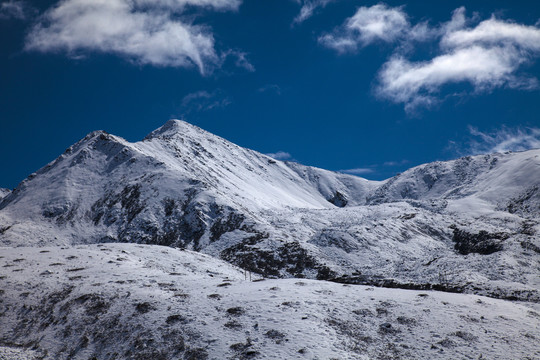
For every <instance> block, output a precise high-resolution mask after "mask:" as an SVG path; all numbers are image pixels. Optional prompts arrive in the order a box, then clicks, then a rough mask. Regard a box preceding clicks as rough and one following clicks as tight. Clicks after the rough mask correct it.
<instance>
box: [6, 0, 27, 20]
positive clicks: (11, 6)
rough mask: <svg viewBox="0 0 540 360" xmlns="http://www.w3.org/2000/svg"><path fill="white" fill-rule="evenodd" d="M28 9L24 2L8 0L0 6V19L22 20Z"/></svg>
mask: <svg viewBox="0 0 540 360" xmlns="http://www.w3.org/2000/svg"><path fill="white" fill-rule="evenodd" d="M29 11H30V7H29V6H28V5H27V3H26V2H24V1H17V0H9V1H4V2H2V3H1V4H0V19H17V20H24V19H26V17H27V16H28V12H29Z"/></svg>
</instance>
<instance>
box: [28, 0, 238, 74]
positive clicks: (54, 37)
mask: <svg viewBox="0 0 540 360" xmlns="http://www.w3.org/2000/svg"><path fill="white" fill-rule="evenodd" d="M239 4H240V0H165V1H160V2H157V1H150V0H62V1H60V2H59V3H58V4H57V5H56V6H54V7H52V8H51V9H49V10H48V11H47V12H46V13H45V14H44V15H43V16H42V17H41V18H40V20H39V22H38V23H37V24H36V25H35V26H34V27H33V28H32V30H31V31H30V33H29V34H28V36H27V38H26V46H25V48H26V50H29V51H40V52H66V53H68V54H69V55H71V56H79V55H81V54H84V53H86V52H101V53H113V54H116V55H120V56H123V57H125V58H127V59H129V60H131V61H134V62H136V63H139V64H149V65H154V66H173V67H192V66H196V67H198V68H199V71H200V72H201V73H203V74H204V73H206V72H209V71H211V70H212V68H213V67H216V66H219V64H220V63H222V62H223V57H222V56H220V55H218V54H217V52H216V50H215V41H214V38H213V35H212V32H211V30H210V29H209V28H208V27H205V26H201V25H193V24H190V23H189V22H187V21H184V20H181V19H180V17H181V15H182V11H183V10H184V8H186V7H189V6H191V7H203V8H208V9H211V10H235V9H236V8H237V7H238V6H239ZM227 55H230V54H228V53H226V54H225V56H227Z"/></svg>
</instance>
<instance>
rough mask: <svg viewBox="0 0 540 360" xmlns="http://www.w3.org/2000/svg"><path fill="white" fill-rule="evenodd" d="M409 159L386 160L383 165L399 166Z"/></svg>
mask: <svg viewBox="0 0 540 360" xmlns="http://www.w3.org/2000/svg"><path fill="white" fill-rule="evenodd" d="M408 163H409V160H401V161H387V162H385V163H383V166H401V165H405V164H408Z"/></svg>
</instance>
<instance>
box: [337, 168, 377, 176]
mask: <svg viewBox="0 0 540 360" xmlns="http://www.w3.org/2000/svg"><path fill="white" fill-rule="evenodd" d="M339 172H342V173H345V174H351V175H365V174H371V173H373V172H375V171H374V170H373V169H370V168H356V169H346V170H339Z"/></svg>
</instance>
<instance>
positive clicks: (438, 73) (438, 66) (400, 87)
mask: <svg viewBox="0 0 540 360" xmlns="http://www.w3.org/2000/svg"><path fill="white" fill-rule="evenodd" d="M527 60H528V59H527V58H524V57H523V56H522V54H521V53H520V52H519V51H517V50H516V49H515V48H514V47H512V46H501V47H491V48H484V47H481V46H477V45H475V46H471V47H468V48H462V49H457V50H454V51H453V52H451V53H449V54H444V55H440V56H437V57H435V58H433V59H431V60H429V61H426V62H417V63H411V62H409V61H407V60H405V59H403V58H402V57H394V58H392V59H390V60H389V61H388V62H387V63H386V64H385V65H384V66H383V68H382V70H381V71H380V74H379V88H378V90H377V91H378V94H379V95H380V96H382V97H385V98H388V99H391V100H392V101H394V102H397V103H404V104H405V105H406V108H408V110H413V109H414V108H416V107H417V106H419V105H423V106H430V105H432V104H434V103H436V102H437V101H438V99H437V97H436V95H437V93H439V91H440V89H441V87H442V86H443V85H445V84H449V83H458V82H469V83H470V84H472V85H473V86H474V88H475V91H477V92H481V91H490V90H491V89H493V88H496V87H501V86H508V87H511V88H526V89H530V88H533V87H535V86H536V85H537V84H536V81H535V80H534V79H530V78H520V77H517V76H515V72H516V70H517V69H518V68H519V67H520V65H522V64H523V63H524V62H526V61H527Z"/></svg>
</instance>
